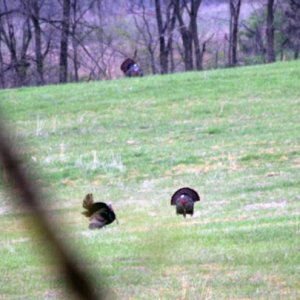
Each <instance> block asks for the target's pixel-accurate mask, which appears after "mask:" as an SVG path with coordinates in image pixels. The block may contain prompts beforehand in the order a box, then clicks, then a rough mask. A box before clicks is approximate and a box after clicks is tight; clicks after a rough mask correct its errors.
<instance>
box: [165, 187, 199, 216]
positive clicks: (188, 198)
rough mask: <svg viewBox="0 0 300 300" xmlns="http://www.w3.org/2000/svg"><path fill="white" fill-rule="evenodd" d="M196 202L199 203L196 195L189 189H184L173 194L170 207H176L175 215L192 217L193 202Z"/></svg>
mask: <svg viewBox="0 0 300 300" xmlns="http://www.w3.org/2000/svg"><path fill="white" fill-rule="evenodd" d="M196 201H200V197H199V195H198V193H197V192H196V191H195V190H193V189H191V188H189V187H184V188H180V189H179V190H177V191H176V192H175V193H174V194H173V196H172V198H171V205H176V213H177V215H183V216H184V217H185V216H186V215H191V216H192V215H193V213H194V202H196Z"/></svg>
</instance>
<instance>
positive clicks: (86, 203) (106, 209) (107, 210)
mask: <svg viewBox="0 0 300 300" xmlns="http://www.w3.org/2000/svg"><path fill="white" fill-rule="evenodd" d="M82 207H83V208H84V209H85V211H84V212H83V213H82V214H83V215H85V216H86V217H87V218H89V219H90V224H89V228H90V229H97V228H102V227H104V226H106V225H108V224H111V223H112V222H113V221H114V220H116V221H117V223H118V220H117V218H116V214H115V212H114V210H113V208H112V206H111V205H110V204H108V205H107V204H106V203H104V202H94V198H93V194H87V195H86V196H85V198H84V199H83V203H82Z"/></svg>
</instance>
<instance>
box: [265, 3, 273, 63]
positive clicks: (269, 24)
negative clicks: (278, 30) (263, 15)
mask: <svg viewBox="0 0 300 300" xmlns="http://www.w3.org/2000/svg"><path fill="white" fill-rule="evenodd" d="M266 35H267V62H268V63H272V62H274V61H275V51H274V0H268V3H267V29H266Z"/></svg>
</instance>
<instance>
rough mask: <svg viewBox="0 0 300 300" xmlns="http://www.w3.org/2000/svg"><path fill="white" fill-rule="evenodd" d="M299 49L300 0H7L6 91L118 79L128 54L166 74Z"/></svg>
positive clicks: (1, 18)
mask: <svg viewBox="0 0 300 300" xmlns="http://www.w3.org/2000/svg"><path fill="white" fill-rule="evenodd" d="M219 6H222V7H225V8H226V10H225V11H223V13H222V14H221V15H214V16H213V15H211V14H209V13H208V14H207V13H206V12H208V11H209V10H214V9H215V8H217V7H219ZM243 9H244V11H246V12H247V11H251V13H248V15H247V16H246V18H245V17H243V16H241V11H243ZM242 17H243V18H242ZM299 51H300V0H257V1H246V0H223V1H208V0H131V1H129V0H128V1H121V0H114V1H109V0H14V1H12V0H1V1H0V87H1V88H9V87H18V86H26V85H43V84H48V83H65V82H71V81H75V82H76V81H80V80H81V81H83V80H102V79H112V78H116V77H118V76H120V75H121V72H120V70H119V66H120V64H121V62H122V60H124V59H125V58H127V57H132V58H135V59H136V60H137V61H138V62H139V63H140V64H141V66H142V68H143V69H144V73H146V74H157V73H160V74H166V73H173V72H179V71H188V70H202V69H208V68H219V67H227V66H228V67H233V66H236V65H243V64H254V63H270V62H274V61H275V60H277V59H287V58H288V59H291V58H295V59H297V58H298V57H299Z"/></svg>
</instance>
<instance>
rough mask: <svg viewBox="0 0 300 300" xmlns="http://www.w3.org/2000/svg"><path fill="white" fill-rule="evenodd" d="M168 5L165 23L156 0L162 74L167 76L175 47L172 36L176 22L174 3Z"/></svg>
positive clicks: (158, 2)
mask: <svg viewBox="0 0 300 300" xmlns="http://www.w3.org/2000/svg"><path fill="white" fill-rule="evenodd" d="M166 5H167V8H166V20H165V22H163V17H162V12H161V3H160V0H155V13H156V21H157V28H158V35H159V62H160V72H161V74H166V73H168V71H169V53H170V51H171V49H172V46H173V44H172V35H173V30H174V27H175V21H176V18H175V11H174V3H172V1H170V2H168V3H167V4H166ZM172 9H173V10H172ZM166 32H167V33H168V39H167V40H166V37H165V34H166Z"/></svg>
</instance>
